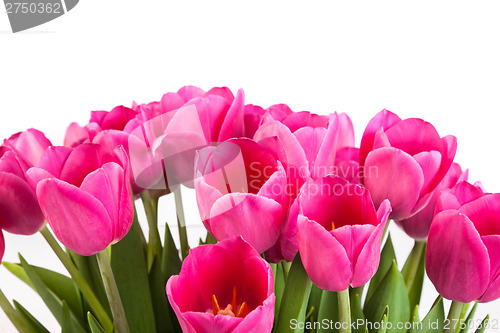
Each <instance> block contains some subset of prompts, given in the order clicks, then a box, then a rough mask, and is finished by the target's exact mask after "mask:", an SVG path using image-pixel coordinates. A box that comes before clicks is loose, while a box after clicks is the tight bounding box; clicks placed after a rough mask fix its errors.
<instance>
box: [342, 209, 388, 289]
mask: <svg viewBox="0 0 500 333" xmlns="http://www.w3.org/2000/svg"><path fill="white" fill-rule="evenodd" d="M390 213H391V204H390V203H389V200H384V202H382V204H381V205H380V208H379V209H378V211H377V220H378V221H379V224H378V225H377V226H376V227H375V230H373V232H372V233H371V234H370V237H369V238H368V240H367V241H366V243H365V244H364V245H363V248H362V249H361V252H360V253H359V255H358V257H357V259H356V262H355V264H354V272H353V276H352V281H351V285H352V286H353V287H354V288H356V287H359V286H362V285H364V284H365V283H366V282H368V281H369V280H370V279H371V278H372V277H373V275H374V274H375V272H376V271H377V269H378V265H379V262H380V246H381V243H382V236H383V234H384V229H385V226H386V224H387V223H388V222H387V220H388V218H389V214H390Z"/></svg>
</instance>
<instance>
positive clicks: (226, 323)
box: [182, 311, 243, 333]
mask: <svg viewBox="0 0 500 333" xmlns="http://www.w3.org/2000/svg"><path fill="white" fill-rule="evenodd" d="M182 315H183V316H184V318H185V319H186V320H187V321H188V322H189V324H190V325H191V326H192V327H193V329H194V332H196V333H213V332H220V333H231V332H233V331H234V329H235V328H236V327H237V326H238V325H239V323H241V322H242V321H243V318H238V317H232V316H227V315H217V316H214V315H213V314H211V313H208V312H191V311H188V312H184V313H183V314H182Z"/></svg>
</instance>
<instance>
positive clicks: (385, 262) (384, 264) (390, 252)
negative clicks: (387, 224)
mask: <svg viewBox="0 0 500 333" xmlns="http://www.w3.org/2000/svg"><path fill="white" fill-rule="evenodd" d="M393 260H396V254H395V253H394V246H393V245H392V239H391V235H390V234H389V236H387V240H386V242H385V245H384V248H383V249H382V253H381V255H380V263H379V265H378V269H377V272H376V273H375V275H374V276H373V277H372V278H371V280H370V286H369V288H368V292H367V294H366V300H365V304H366V303H367V302H368V301H369V300H370V298H371V297H372V295H373V293H374V292H375V290H377V287H378V285H379V284H380V281H382V279H383V278H384V276H385V275H386V274H387V272H388V271H389V269H390V268H391V265H392V261H393Z"/></svg>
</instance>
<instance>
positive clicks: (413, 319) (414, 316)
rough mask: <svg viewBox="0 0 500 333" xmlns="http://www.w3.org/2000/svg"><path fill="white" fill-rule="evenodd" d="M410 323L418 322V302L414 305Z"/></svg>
mask: <svg viewBox="0 0 500 333" xmlns="http://www.w3.org/2000/svg"><path fill="white" fill-rule="evenodd" d="M410 321H411V322H412V323H420V315H419V314H418V304H417V305H415V310H413V314H412V316H411V318H410Z"/></svg>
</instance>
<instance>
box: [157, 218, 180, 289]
mask: <svg viewBox="0 0 500 333" xmlns="http://www.w3.org/2000/svg"><path fill="white" fill-rule="evenodd" d="M181 266H182V262H181V259H180V257H179V250H177V247H176V246H175V243H174V239H173V237H172V233H171V232H170V228H169V227H168V223H165V245H164V246H163V253H162V262H161V271H162V273H163V277H164V279H165V281H168V279H169V278H170V277H171V276H172V275H177V274H179V272H180V271H181Z"/></svg>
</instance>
